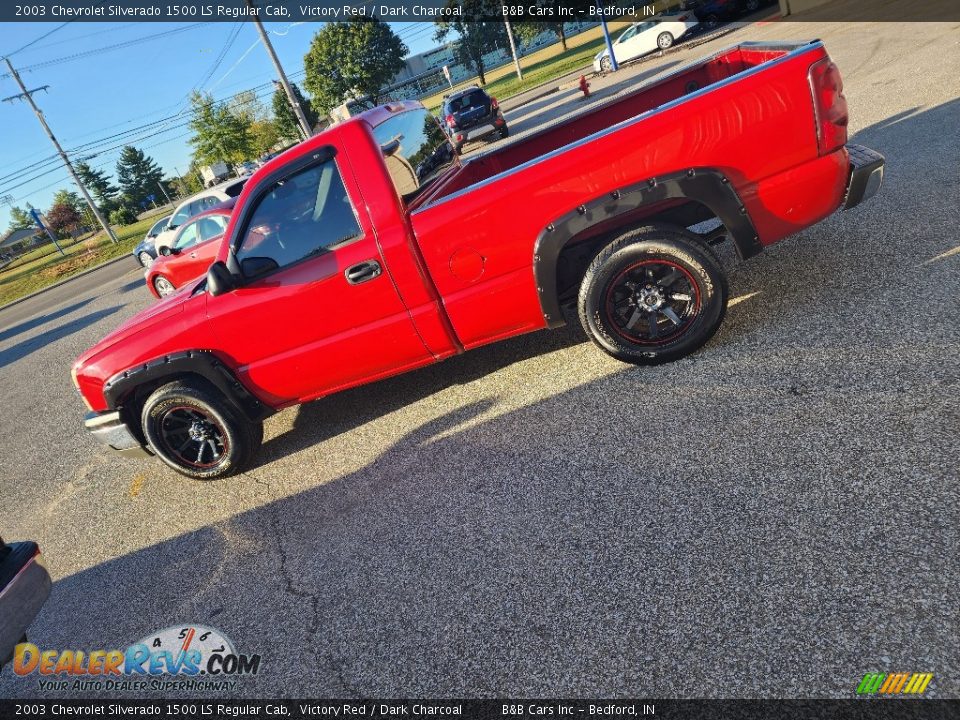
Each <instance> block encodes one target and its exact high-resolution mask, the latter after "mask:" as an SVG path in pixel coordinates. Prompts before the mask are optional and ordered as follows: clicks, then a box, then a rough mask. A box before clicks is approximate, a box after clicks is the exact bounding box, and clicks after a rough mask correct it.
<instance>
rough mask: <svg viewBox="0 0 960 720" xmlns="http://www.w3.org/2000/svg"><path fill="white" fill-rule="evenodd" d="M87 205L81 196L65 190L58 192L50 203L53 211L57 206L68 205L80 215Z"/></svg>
mask: <svg viewBox="0 0 960 720" xmlns="http://www.w3.org/2000/svg"><path fill="white" fill-rule="evenodd" d="M85 204H86V203H85V202H84V201H83V200H81V199H80V195H79V194H77V193H75V192H73V190H67V189H66V188H63V189H61V190H57V194H56V195H54V196H53V202H52V203H50V207H51V209H52V208H53V207H54V206H56V205H66V206H68V207H71V208H73V209H74V210H75V211H77V212H78V213H79V212H80V210H81V208H83V206H84V205H85Z"/></svg>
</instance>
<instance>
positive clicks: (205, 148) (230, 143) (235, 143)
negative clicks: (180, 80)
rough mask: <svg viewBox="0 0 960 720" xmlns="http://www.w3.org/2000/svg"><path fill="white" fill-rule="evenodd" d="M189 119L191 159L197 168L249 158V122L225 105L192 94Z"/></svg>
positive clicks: (250, 152)
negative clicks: (190, 116)
mask: <svg viewBox="0 0 960 720" xmlns="http://www.w3.org/2000/svg"><path fill="white" fill-rule="evenodd" d="M190 105H191V107H192V110H193V119H192V120H191V121H190V129H191V130H192V131H193V137H191V138H190V144H191V145H193V159H194V160H195V161H196V162H197V163H198V164H199V165H212V164H213V163H216V162H221V161H222V162H225V163H227V164H229V165H236V164H238V163H241V162H243V161H244V160H249V159H250V158H251V157H253V146H252V143H251V141H250V134H249V128H250V122H249V121H248V120H247V116H245V115H242V114H241V115H237V114H235V113H234V112H232V111H231V109H230V106H229V105H228V104H227V103H225V102H216V101H215V100H214V99H213V96H212V95H209V94H206V95H205V94H203V93H199V92H194V93H193V95H192V96H191V97H190Z"/></svg>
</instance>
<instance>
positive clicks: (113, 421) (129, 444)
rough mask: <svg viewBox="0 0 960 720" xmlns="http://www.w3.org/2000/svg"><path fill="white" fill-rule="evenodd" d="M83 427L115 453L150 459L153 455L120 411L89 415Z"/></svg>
mask: <svg viewBox="0 0 960 720" xmlns="http://www.w3.org/2000/svg"><path fill="white" fill-rule="evenodd" d="M83 425H84V427H85V428H87V430H88V431H89V432H90V434H91V435H93V436H94V437H95V438H96V439H97V440H99V441H100V442H102V443H103V444H104V445H106V446H107V447H108V448H110V449H111V450H113V451H114V452H116V453H118V454H120V455H125V456H127V457H150V456H151V455H152V453H151V452H150V451H149V450H147V448H146V447H145V446H144V445H143V444H141V442H140V440H138V439H137V438H136V437H135V436H134V434H133V433H132V432H131V431H130V428H128V427H127V425H126V423H125V422H124V421H123V419H122V418H121V417H120V411H119V410H114V411H112V412H106V413H95V412H90V413H87V416H86V417H85V418H84V420H83Z"/></svg>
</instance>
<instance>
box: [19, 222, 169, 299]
mask: <svg viewBox="0 0 960 720" xmlns="http://www.w3.org/2000/svg"><path fill="white" fill-rule="evenodd" d="M161 212H164V211H163V210H161ZM158 216H159V213H158V214H156V215H153V216H151V217H148V218H144V219H143V220H138V221H137V222H135V223H133V224H132V225H126V226H125V227H119V228H117V227H115V228H114V229H113V231H114V233H115V234H116V236H117V240H118V242H117V243H116V244H114V243H112V242H111V241H110V239H109V238H108V237H107V236H106V233H104V232H99V233H96V234H95V235H93V236H91V237H90V238H88V239H86V240H80V241H79V242H75V243H72V244H69V245H68V244H65V243H61V244H60V245H61V247H62V248H63V251H64V252H65V253H66V254H67V257H65V258H64V257H62V256H61V255H60V253H57V252H54V254H52V255H47V256H46V257H41V258H37V257H34V258H33V259H30V258H29V256H28V258H27V262H25V263H24V264H23V265H18V266H17V267H16V268H13V269H10V270H7V271H5V272H0V306H2V305H5V304H6V303H8V302H12V301H14V300H16V299H17V298H20V297H23V296H24V295H29V294H30V293H32V292H35V291H37V290H40V289H42V288H45V287H47V286H48V285H53V284H54V283H57V282H60V281H61V280H65V279H66V278H68V277H71V276H72V275H76V274H77V273H79V272H82V271H83V270H86V269H87V268H91V267H93V266H95V265H99V264H100V263H102V262H106V261H107V260H110V259H112V258H115V257H119V256H121V255H127V254H129V253H130V252H131V251H132V250H133V248H135V247H136V246H137V244H138V243H139V242H140V240H142V239H143V236H144V235H146V234H147V230H149V229H150V227H151V226H152V225H153V223H155V222H156V221H157V217H158ZM42 252H43V250H39V249H38V250H34V251H32V252H31V253H30V254H31V255H34V256H36V255H39V254H41V253H42Z"/></svg>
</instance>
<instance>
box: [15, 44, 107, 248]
mask: <svg viewBox="0 0 960 720" xmlns="http://www.w3.org/2000/svg"><path fill="white" fill-rule="evenodd" d="M4 59H5V60H6V62H7V67H8V68H10V75H11V76H12V77H13V79H14V80H16V81H17V85H19V86H20V90H21V91H22V93H21V94H20V95H13V96H11V97H8V98H4V102H6V101H13V100H18V99H20V98H23V99H25V100H26V101H27V102H28V103H30V107H32V108H33V113H34V115H36V116H37V120H39V121H40V124H41V125H42V126H43V129H44V131H45V132H46V133H47V137H48V138H50V142H52V143H53V146H54V147H55V148H56V149H57V152H58V153H59V154H60V158H61V159H62V160H63V164H64V165H66V166H67V170H68V171H69V172H70V176H71V177H72V178H73V181H74V182H75V183H76V184H77V187H78V188H80V193H81V194H82V195H83V197H84V199H85V200H86V201H87V205H89V206H90V210H92V211H93V215H94V217H96V218H97V222H99V223H100V227H102V228H103V230H104V232H106V233H107V237H109V238H110V239H111V240H112V241H113V242H115V243H116V242H117V236H116V235H114V234H113V230H112V229H111V228H110V225H109V223H107V221H106V220H104V218H103V215H101V214H100V210H99V208H97V205H96V203H95V202H93V198H91V197H90V193H88V192H87V188H86V187H85V186H84V184H83V183H82V182H81V181H80V176H79V175H77V172H76V170H74V169H73V165H71V164H70V158H68V157H67V153H65V152H64V150H63V148H62V147H60V143H59V142H57V138H56V137H54V135H53V131H52V130H51V129H50V126H49V125H47V121H46V120H45V119H44V117H43V113H42V112H40V108H38V107H37V104H36V103H35V102H34V101H33V93H35V92H36V91H37V90H42V89H46V86H44V87H43V88H36V89H35V90H30V91H29V92H28V91H27V88H26V87H25V86H24V84H23V80H21V79H20V74H19V73H18V72H17V71H16V70H14V68H13V64H12V63H11V62H10V58H4Z"/></svg>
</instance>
